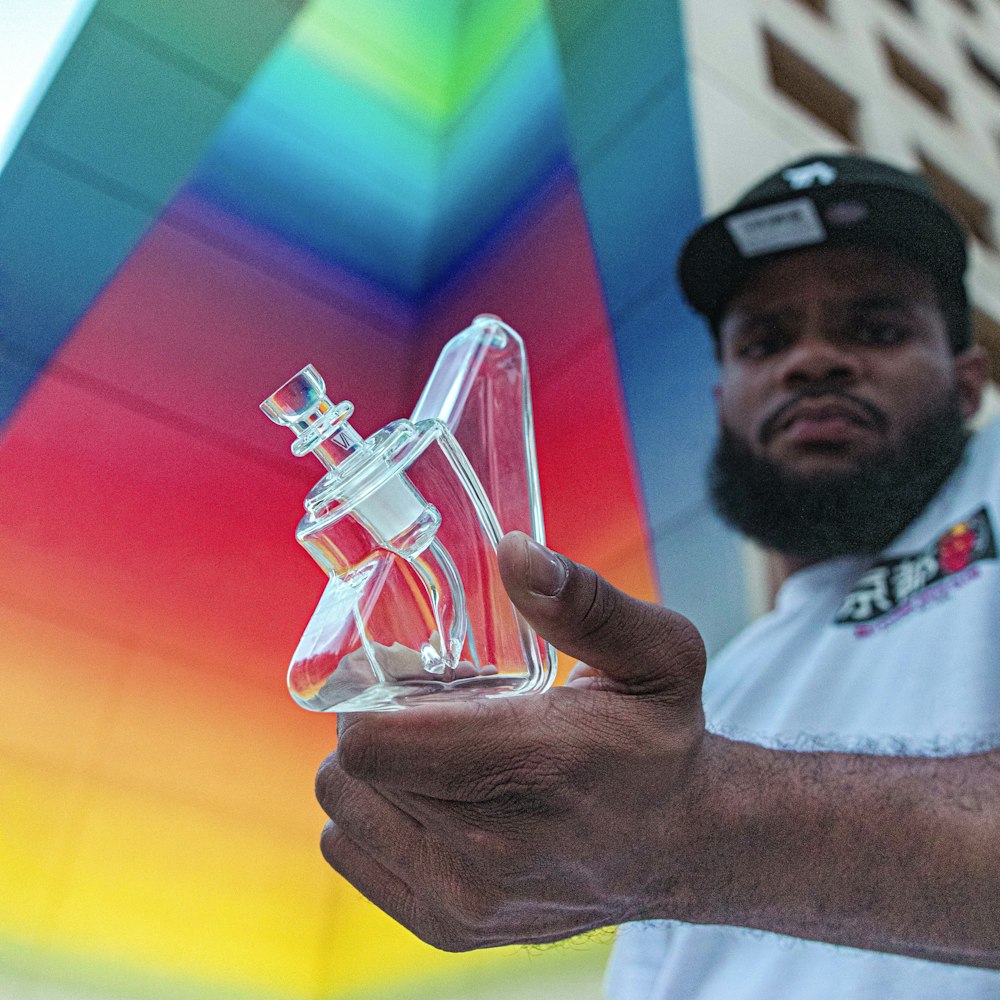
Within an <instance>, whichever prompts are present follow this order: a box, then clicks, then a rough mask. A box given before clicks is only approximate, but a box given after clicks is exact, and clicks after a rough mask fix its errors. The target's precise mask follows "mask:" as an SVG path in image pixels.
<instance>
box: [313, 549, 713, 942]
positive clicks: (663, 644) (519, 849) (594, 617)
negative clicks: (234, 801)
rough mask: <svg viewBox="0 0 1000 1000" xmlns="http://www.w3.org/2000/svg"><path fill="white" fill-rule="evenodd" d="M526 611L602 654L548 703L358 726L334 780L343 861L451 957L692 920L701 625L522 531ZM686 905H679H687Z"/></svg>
mask: <svg viewBox="0 0 1000 1000" xmlns="http://www.w3.org/2000/svg"><path fill="white" fill-rule="evenodd" d="M499 559H500V569H501V573H502V575H503V579H504V583H505V584H506V586H507V589H508V592H509V593H510V596H511V599H512V600H513V601H514V603H515V604H516V605H517V607H518V608H519V610H520V611H521V613H522V614H523V615H524V616H525V618H527V620H528V621H529V622H530V623H531V625H532V626H533V627H534V628H535V629H536V631H537V632H538V633H539V634H540V635H542V636H543V637H544V638H546V639H547V640H548V641H550V642H552V643H553V644H554V645H555V646H557V647H558V648H559V649H561V650H563V651H564V652H566V653H568V654H569V655H571V656H573V657H575V658H577V659H579V660H582V661H585V662H586V664H588V665H589V669H586V670H578V671H577V672H576V674H575V677H574V679H573V680H572V681H571V682H570V683H569V684H568V685H567V686H565V687H562V688H557V689H555V690H552V691H550V692H548V693H547V694H545V695H539V696H534V697H522V698H511V699H491V700H478V701H469V702H456V703H450V704H441V705H425V706H421V707H419V708H415V709H412V710H407V711H405V712H399V713H386V714H378V715H354V716H349V717H342V721H341V728H340V745H339V748H338V750H337V752H336V753H334V754H332V755H331V756H330V757H329V758H327V760H326V761H325V762H324V763H323V765H322V767H321V768H320V771H319V774H318V776H317V781H316V788H317V797H318V798H319V801H320V803H321V805H322V806H323V808H324V810H325V811H326V812H327V814H328V815H329V816H330V822H329V823H328V824H327V826H326V828H325V830H324V833H323V840H322V848H323V854H324V856H325V857H326V859H327V861H328V862H329V863H330V865H332V867H333V868H335V869H336V870H337V871H339V872H340V873H341V874H342V875H343V876H344V877H345V878H347V879H348V880H349V881H350V882H352V883H353V884H354V885H355V886H357V888H358V889H360V890H361V892H363V893H364V894H365V895H366V896H368V897H369V898H370V899H372V900H373V901H374V902H375V903H376V904H377V905H378V906H380V907H381V908H382V909H384V910H385V911H386V912H388V913H389V914H390V915H391V916H393V917H395V918H396V919H397V920H398V921H399V922H400V923H402V924H404V925H405V926H406V927H408V928H410V930H412V931H413V932H414V933H415V934H417V935H418V936H420V937H421V938H423V939H424V940H426V941H428V942H430V943H431V944H434V945H436V946H437V947H439V948H443V949H446V950H451V951H460V950H466V949H471V948H482V947H489V946H493V945H501V944H508V943H512V942H515V941H516V942H543V941H551V940H556V939H559V938H564V937H568V936H570V935H572V934H575V933H577V932H580V931H584V930H588V929H591V928H595V927H601V926H605V925H608V924H613V923H618V922H620V921H623V920H629V919H636V918H639V917H643V916H650V915H653V914H652V913H651V912H650V910H649V907H650V900H651V899H653V898H655V899H656V900H657V907H656V909H657V912H658V914H659V915H662V913H663V912H664V911H665V910H667V911H673V910H675V909H676V912H677V913H678V915H680V914H681V913H682V912H683V910H684V904H685V897H686V896H687V895H689V893H690V890H689V889H688V888H687V887H686V885H685V873H686V872H687V871H688V870H689V868H690V866H689V865H688V863H687V859H688V857H689V856H690V853H691V849H692V847H693V843H692V842H693V839H694V828H695V824H694V817H696V816H697V814H698V803H699V802H700V800H701V799H702V797H703V796H702V795H701V794H700V792H699V790H698V784H699V780H700V775H699V768H698V766H697V764H698V761H699V759H700V757H701V750H702V746H703V741H704V740H705V732H704V722H703V716H702V711H701V682H702V677H703V674H704V668H705V653H704V648H703V646H702V642H701V638H700V636H699V635H698V632H697V630H696V629H695V628H694V626H693V625H692V624H691V623H690V622H688V621H687V620H686V619H684V618H682V617H681V616H680V615H677V614H675V613H673V612H671V611H667V610H666V609H664V608H661V607H658V606H655V605H651V604H647V603H645V602H642V601H638V600H635V599H634V598H631V597H628V596H626V595H625V594H623V593H621V592H620V591H618V590H615V589H614V588H613V587H612V586H611V585H610V584H608V583H607V582H606V581H604V580H602V579H601V578H600V577H599V576H597V574H596V573H594V572H593V571H592V570H589V569H586V568H584V567H582V566H578V565H576V564H575V563H572V562H570V561H569V560H567V559H565V558H563V557H562V556H557V555H554V554H553V553H550V552H549V551H548V550H547V549H543V548H541V547H540V546H537V545H535V544H534V543H533V542H531V541H530V540H529V539H528V538H527V537H526V536H524V535H520V534H513V535H510V536H508V537H507V538H505V539H504V540H503V542H502V543H501V545H500V549H499ZM671 901H673V903H671Z"/></svg>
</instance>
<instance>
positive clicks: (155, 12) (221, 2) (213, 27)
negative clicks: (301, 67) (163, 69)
mask: <svg viewBox="0 0 1000 1000" xmlns="http://www.w3.org/2000/svg"><path fill="white" fill-rule="evenodd" d="M302 2H303V0H295V2H292V0H287V2H279V0H168V2H164V0H99V3H98V7H97V16H98V17H105V16H112V17H116V18H121V19H122V20H124V21H125V22H127V23H128V24H129V25H131V26H132V27H133V28H135V29H136V30H137V31H139V32H141V34H142V35H144V36H146V37H147V38H148V39H150V40H152V41H155V43H156V44H157V45H159V46H162V47H163V48H164V49H165V50H168V52H170V53H175V54H176V55H177V56H178V57H179V58H180V59H181V60H192V61H194V62H195V63H198V64H199V65H201V66H202V67H204V68H205V70H206V71H208V72H209V73H210V74H212V75H213V76H216V77H219V78H220V79H221V80H224V81H226V82H227V83H228V84H230V85H231V88H232V90H233V92H235V91H237V90H239V89H240V88H241V87H242V86H243V84H244V83H245V82H246V80H247V79H248V78H249V77H250V76H251V75H252V74H253V72H254V70H256V68H257V66H258V65H259V64H260V62H261V60H262V59H263V58H264V57H265V56H266V55H267V53H268V52H270V50H271V49H272V48H273V46H274V44H275V42H276V41H277V40H278V39H279V38H280V37H281V36H282V34H283V33H284V32H285V29H286V28H287V27H288V25H289V23H290V22H291V20H292V18H293V17H294V15H295V9H294V8H296V7H300V6H302ZM161 54H162V55H165V56H166V55H167V53H166V52H164V53H161Z"/></svg>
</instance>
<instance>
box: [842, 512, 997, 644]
mask: <svg viewBox="0 0 1000 1000" xmlns="http://www.w3.org/2000/svg"><path fill="white" fill-rule="evenodd" d="M996 558H997V546H996V536H995V535H994V532H993V526H992V525H991V523H990V517H989V514H988V512H987V510H986V508H985V507H980V508H979V510H977V511H976V512H975V513H974V514H972V515H970V516H969V517H967V518H965V519H964V520H962V521H959V522H958V523H957V524H955V525H953V526H952V527H951V528H949V529H948V530H947V531H946V532H945V533H944V534H943V535H941V536H940V537H939V538H937V539H936V540H935V541H933V542H932V543H931V544H930V545H928V546H927V547H926V548H925V549H923V550H921V551H920V552H914V553H912V554H911V555H905V556H895V557H893V558H892V559H884V560H883V561H882V562H880V563H876V564H875V565H874V566H872V568H871V569H869V570H868V571H867V572H866V573H864V574H863V575H862V576H861V579H859V580H858V582H857V583H856V584H855V585H854V589H853V590H852V591H851V592H850V593H849V594H848V595H847V597H846V598H845V599H844V603H843V604H841V606H840V610H839V611H838V612H837V616H836V617H835V618H834V620H833V621H834V624H836V625H854V626H855V630H854V631H855V635H857V636H867V635H873V634H874V633H875V632H880V631H882V630H883V629H885V628H888V627H889V625H891V624H893V623H894V622H896V621H898V620H899V619H900V618H903V617H905V616H906V615H908V614H910V613H911V612H913V611H916V610H919V609H920V608H923V607H926V606H927V605H928V604H933V603H936V602H937V601H942V600H945V599H946V598H947V597H948V596H949V595H950V594H951V593H952V591H954V590H956V589H957V588H958V587H961V586H963V585H964V584H966V583H968V582H969V581H970V580H974V579H975V578H976V577H977V576H979V569H978V567H977V566H976V565H975V564H976V563H977V562H981V561H982V560H983V559H996Z"/></svg>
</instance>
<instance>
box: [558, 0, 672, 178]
mask: <svg viewBox="0 0 1000 1000" xmlns="http://www.w3.org/2000/svg"><path fill="white" fill-rule="evenodd" d="M562 58H563V75H564V80H565V90H566V93H567V95H568V99H567V117H568V119H569V121H570V125H571V129H572V132H573V138H574V152H575V154H576V159H577V163H578V165H579V166H580V168H581V169H583V170H585V169H586V168H587V166H588V164H589V163H590V162H591V160H593V159H594V157H595V155H599V153H600V151H601V150H602V149H603V148H604V147H606V146H607V145H608V143H609V142H610V141H613V139H614V137H616V136H617V135H618V134H619V133H620V132H621V131H622V129H623V126H625V125H627V124H628V123H629V122H630V121H631V120H632V119H633V118H634V117H635V115H636V113H637V110H638V109H639V108H640V107H641V106H642V105H643V104H644V102H649V101H650V100H651V98H655V96H656V95H657V94H662V93H664V92H665V91H666V90H668V89H669V88H670V87H672V86H676V85H677V84H679V83H680V82H681V81H682V75H683V73H684V68H685V57H684V42H683V35H682V28H681V18H680V10H679V7H678V6H677V5H675V4H664V3H662V2H656V0H628V2H625V3H617V4H615V5H614V6H613V7H611V8H609V9H608V11H607V12H606V13H605V14H603V16H601V17H598V18H595V19H594V20H593V21H592V22H591V23H590V24H589V25H588V26H587V29H586V31H585V32H584V33H582V34H581V35H579V36H577V37H576V38H574V39H573V40H571V41H569V42H565V41H564V43H563V45H562Z"/></svg>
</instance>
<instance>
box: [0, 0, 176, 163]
mask: <svg viewBox="0 0 1000 1000" xmlns="http://www.w3.org/2000/svg"><path fill="white" fill-rule="evenodd" d="M95 2H96V0H0V171H3V168H4V167H5V166H6V165H7V160H8V159H10V154H11V153H12V152H13V151H14V147H15V146H16V145H17V140H18V139H20V137H21V133H22V132H23V131H24V129H25V126H26V125H27V124H28V122H29V121H30V120H31V116H32V115H33V114H34V112H35V108H36V107H38V102H39V101H40V100H41V99H42V95H43V94H44V93H45V90H46V88H47V87H48V85H49V83H51V81H52V77H53V76H55V73H56V70H58V69H59V66H60V64H61V63H62V61H63V59H64V58H65V56H66V53H67V52H68V51H69V49H70V46H72V44H73V41H74V40H75V39H76V36H77V34H79V31H80V28H82V27H83V24H84V22H85V21H86V20H87V16H88V15H89V14H90V11H91V9H92V8H93V6H94V4H95ZM167 2H169V0H167Z"/></svg>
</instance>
